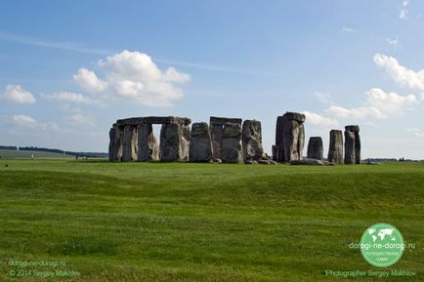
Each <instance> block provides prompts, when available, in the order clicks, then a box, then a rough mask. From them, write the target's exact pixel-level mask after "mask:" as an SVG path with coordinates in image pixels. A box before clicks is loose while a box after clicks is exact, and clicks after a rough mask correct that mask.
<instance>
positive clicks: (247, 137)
mask: <svg viewBox="0 0 424 282" xmlns="http://www.w3.org/2000/svg"><path fill="white" fill-rule="evenodd" d="M242 146H243V155H244V157H245V158H253V157H262V156H263V155H264V149H263V147H262V126H261V122H260V121H256V120H245V121H244V122H243V130H242Z"/></svg>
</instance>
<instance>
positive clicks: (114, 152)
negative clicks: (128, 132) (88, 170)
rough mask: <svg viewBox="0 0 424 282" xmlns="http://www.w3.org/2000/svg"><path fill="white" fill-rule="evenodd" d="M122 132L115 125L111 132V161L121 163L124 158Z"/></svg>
mask: <svg viewBox="0 0 424 282" xmlns="http://www.w3.org/2000/svg"><path fill="white" fill-rule="evenodd" d="M120 139H121V130H120V128H119V127H118V126H117V125H116V124H114V125H113V127H112V128H111V129H110V131H109V161H110V162H114V161H119V160H120V159H121V156H122V147H121V142H120V141H121V140H120Z"/></svg>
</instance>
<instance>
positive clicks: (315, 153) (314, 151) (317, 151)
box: [307, 136, 324, 160]
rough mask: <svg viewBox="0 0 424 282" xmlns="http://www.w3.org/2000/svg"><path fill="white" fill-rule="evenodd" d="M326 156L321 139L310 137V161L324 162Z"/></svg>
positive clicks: (308, 155)
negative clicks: (324, 155)
mask: <svg viewBox="0 0 424 282" xmlns="http://www.w3.org/2000/svg"><path fill="white" fill-rule="evenodd" d="M323 154H324V145H323V143H322V138H321V137H317V136H314V137H310V138H309V142H308V151H307V157H308V158H310V159H317V160H322V158H323Z"/></svg>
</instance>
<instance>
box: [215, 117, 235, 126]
mask: <svg viewBox="0 0 424 282" xmlns="http://www.w3.org/2000/svg"><path fill="white" fill-rule="evenodd" d="M241 122H242V120H241V118H225V117H210V119H209V124H210V125H225V124H228V123H236V124H240V125H241Z"/></svg>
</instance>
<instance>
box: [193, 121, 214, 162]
mask: <svg viewBox="0 0 424 282" xmlns="http://www.w3.org/2000/svg"><path fill="white" fill-rule="evenodd" d="M212 159H213V156H212V140H211V136H210V134H209V126H208V124H207V123H206V122H199V123H193V125H192V127H191V140H190V153H189V160H190V161H191V162H209V161H211V160H212Z"/></svg>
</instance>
